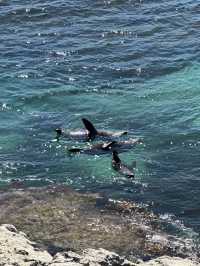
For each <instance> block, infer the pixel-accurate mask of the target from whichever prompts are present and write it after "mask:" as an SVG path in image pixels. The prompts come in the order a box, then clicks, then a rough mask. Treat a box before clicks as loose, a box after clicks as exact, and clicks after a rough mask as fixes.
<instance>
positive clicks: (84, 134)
mask: <svg viewBox="0 0 200 266" xmlns="http://www.w3.org/2000/svg"><path fill="white" fill-rule="evenodd" d="M82 122H83V124H84V126H85V129H83V130H78V131H69V132H68V131H67V132H66V131H65V130H63V129H62V128H57V129H56V132H57V139H59V138H60V136H65V137H69V138H78V139H85V140H94V139H95V137H96V136H101V137H120V136H122V135H126V134H127V131H118V132H112V131H104V130H97V129H96V128H95V127H94V125H93V124H92V123H91V122H90V121H89V120H87V119H85V118H82Z"/></svg>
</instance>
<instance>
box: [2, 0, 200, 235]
mask: <svg viewBox="0 0 200 266" xmlns="http://www.w3.org/2000/svg"><path fill="white" fill-rule="evenodd" d="M0 11H1V12H0V90H1V97H0V186H4V185H6V184H8V183H9V182H11V181H12V180H13V179H20V180H23V181H24V182H25V183H26V185H27V186H42V185H46V184H52V183H63V184H68V185H71V186H73V187H74V188H76V189H81V190H83V191H95V192H100V193H103V194H104V195H106V196H108V197H114V198H120V199H130V200H135V201H138V202H144V203H148V204H150V205H152V207H153V208H154V209H155V210H156V211H157V212H159V213H160V214H161V215H162V216H166V217H171V216H172V217H173V219H174V220H178V221H180V223H181V224H182V223H183V224H185V225H186V226H187V227H190V228H192V229H193V230H194V231H195V232H197V233H199V231H200V207H199V206H200V196H199V195H200V164H199V152H200V134H199V132H200V117H199V115H200V105H199V103H200V63H199V58H200V46H199V42H198V40H199V38H200V31H199V26H200V16H199V12H200V3H199V1H195V0H182V1H179V0H169V1H164V0H160V1H157V0H140V1H139V0H104V1H103V0H101V1H100V0H96V1H91V0H85V1H80V0H75V1H68V0H65V1H63V0H60V1H47V0H44V1H41V0H35V1H19V0H10V1H9V0H1V1H0ZM82 117H86V118H88V119H90V120H91V121H92V122H93V123H94V124H95V125H96V127H97V128H101V129H108V130H124V129H125V130H128V132H129V135H128V136H127V137H126V139H127V138H129V137H139V138H142V139H143V142H144V144H142V145H137V146H136V147H134V148H132V149H130V150H129V151H127V152H125V153H121V154H120V157H121V159H122V160H123V161H125V162H127V163H128V164H131V163H132V162H133V161H135V162H136V169H135V173H136V178H135V180H129V179H126V178H124V177H122V176H120V175H119V174H118V173H116V172H115V171H114V170H113V169H112V167H111V154H105V155H100V156H98V155H97V156H91V155H86V154H80V155H74V156H72V155H69V153H68V152H67V148H69V147H72V146H73V145H75V146H81V147H82V146H85V145H86V143H83V142H81V143H79V142H76V141H75V140H71V139H61V140H60V141H59V142H55V141H54V140H55V132H54V130H55V128H57V127H64V128H66V129H72V130H73V129H77V128H82V127H83V126H82V123H81V118H82Z"/></svg>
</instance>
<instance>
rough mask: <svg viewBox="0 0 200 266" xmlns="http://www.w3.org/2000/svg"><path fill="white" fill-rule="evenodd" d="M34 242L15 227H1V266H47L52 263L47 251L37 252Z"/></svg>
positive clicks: (5, 225) (6, 225)
mask: <svg viewBox="0 0 200 266" xmlns="http://www.w3.org/2000/svg"><path fill="white" fill-rule="evenodd" d="M33 244H34V243H33V242H31V241H30V240H28V239H27V238H26V237H25V235H24V234H23V233H22V232H19V231H18V230H17V229H16V228H15V227H14V226H13V225H8V224H4V225H1V226H0V265H6V266H8V265H12V266H14V265H15V266H16V265H20V266H36V265H38V266H46V265H48V263H49V262H50V261H52V256H51V255H50V254H49V253H48V252H47V251H41V250H37V251H36V250H35V249H34V247H33Z"/></svg>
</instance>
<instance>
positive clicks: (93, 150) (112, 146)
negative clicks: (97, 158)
mask: <svg viewBox="0 0 200 266" xmlns="http://www.w3.org/2000/svg"><path fill="white" fill-rule="evenodd" d="M139 142H140V139H129V140H125V141H111V142H103V143H98V144H94V145H89V146H88V147H86V148H71V149H69V150H68V151H69V152H74V153H76V152H79V153H85V154H91V155H94V154H95V155H99V154H103V153H108V152H112V151H114V150H116V149H118V150H120V151H121V152H122V151H127V150H128V149H130V148H132V147H133V146H134V145H135V144H137V143H139Z"/></svg>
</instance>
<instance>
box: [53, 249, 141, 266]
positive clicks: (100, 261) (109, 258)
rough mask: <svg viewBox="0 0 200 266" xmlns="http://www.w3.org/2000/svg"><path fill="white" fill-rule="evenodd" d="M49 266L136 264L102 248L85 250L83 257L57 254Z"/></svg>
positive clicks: (128, 265)
mask: <svg viewBox="0 0 200 266" xmlns="http://www.w3.org/2000/svg"><path fill="white" fill-rule="evenodd" d="M50 265H51V266H102V265H103V266H135V265H136V264H134V263H132V262H130V261H128V260H126V259H124V258H123V257H120V256H119V255H118V254H116V253H114V252H110V251H107V250H105V249H103V248H100V249H98V250H96V249H86V250H85V251H84V252H83V255H78V254H77V253H75V252H71V251H68V252H64V253H62V254H61V253H58V254H57V255H56V256H55V257H54V259H53V262H52V263H51V264H50Z"/></svg>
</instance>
